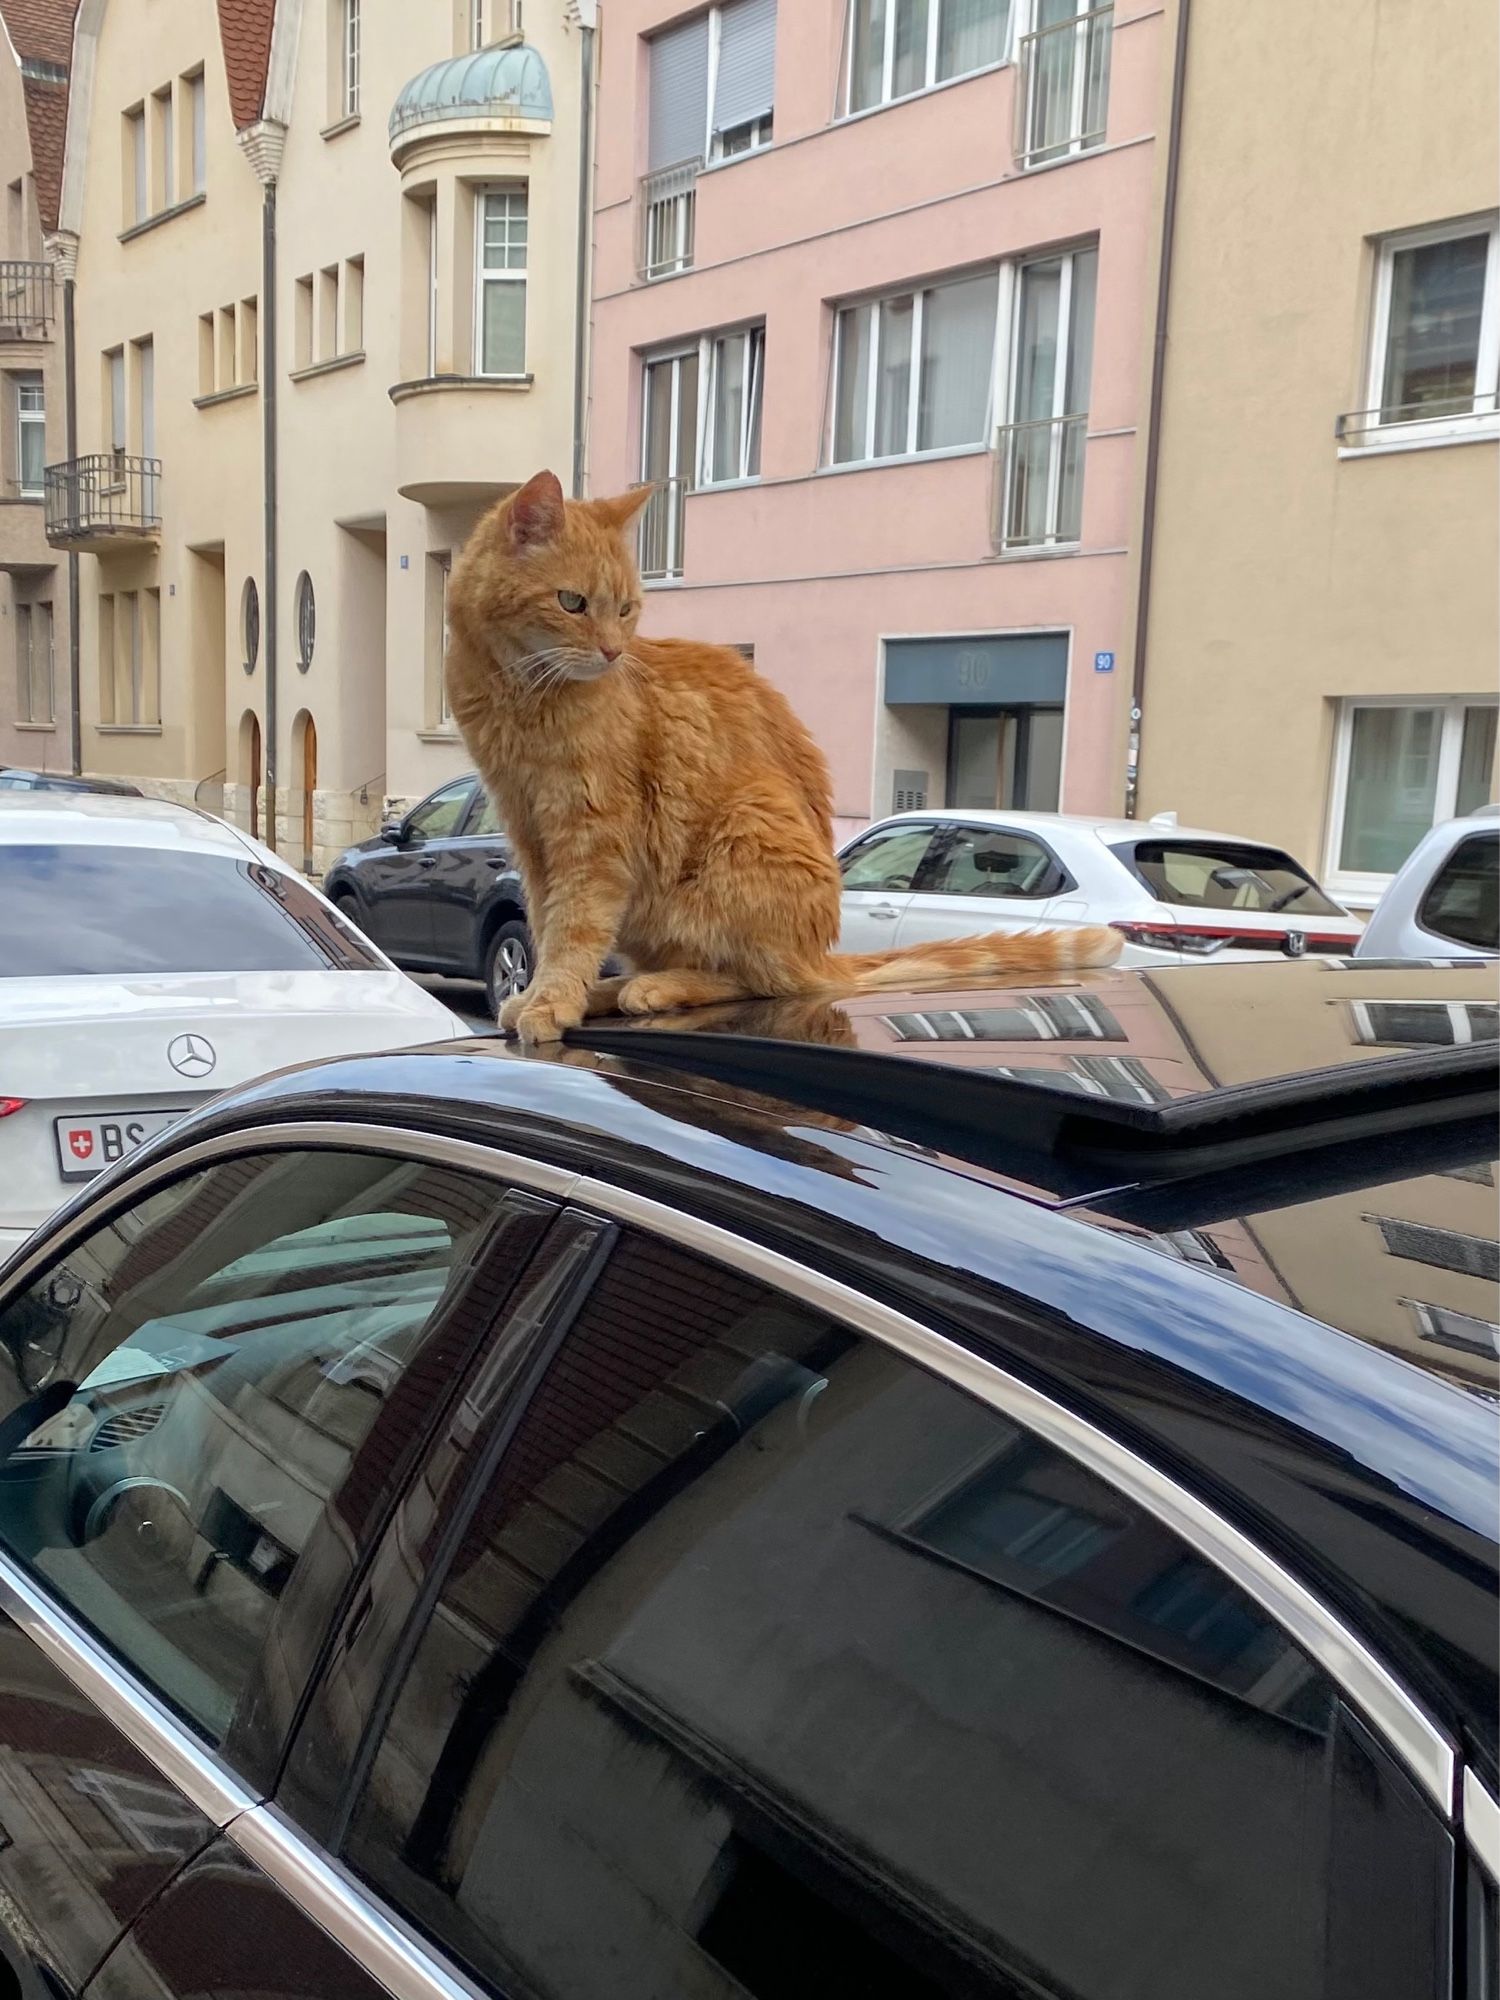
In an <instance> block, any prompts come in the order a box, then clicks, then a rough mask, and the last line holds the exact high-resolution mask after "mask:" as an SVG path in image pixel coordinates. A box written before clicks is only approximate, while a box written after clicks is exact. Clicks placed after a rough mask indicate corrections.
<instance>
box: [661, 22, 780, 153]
mask: <svg viewBox="0 0 1500 2000" xmlns="http://www.w3.org/2000/svg"><path fill="white" fill-rule="evenodd" d="M775 97H776V0H727V4H725V5H723V6H719V7H710V8H709V9H708V11H707V12H706V13H703V14H696V15H694V16H693V18H692V19H691V20H689V21H683V22H680V23H678V25H677V26H675V27H672V28H667V29H666V30H664V31H663V32H662V33H661V34H659V35H654V36H652V38H651V116H650V127H649V139H648V144H649V161H650V166H651V169H652V171H653V172H657V171H659V170H660V169H661V168H663V167H671V166H679V165H682V164H684V163H686V162H693V163H698V164H701V163H702V162H703V161H704V160H710V159H724V158H729V157H732V156H733V155H735V154H737V153H742V152H748V151H750V150H751V149H752V147H754V146H757V145H765V144H766V143H767V141H768V140H769V139H770V137H771V129H772V121H773V116H774V109H775Z"/></svg>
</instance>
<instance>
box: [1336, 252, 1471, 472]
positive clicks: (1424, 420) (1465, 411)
mask: <svg viewBox="0 0 1500 2000" xmlns="http://www.w3.org/2000/svg"><path fill="white" fill-rule="evenodd" d="M1497 386H1500V222H1497V220H1496V218H1495V217H1494V216H1490V217H1488V218H1486V219H1485V220H1483V221H1478V222H1466V223H1443V224H1440V225H1438V226H1437V227H1435V228H1431V229H1421V230H1413V231H1409V232H1407V233H1406V234H1404V235H1401V236H1390V237H1387V238H1385V240H1384V241H1383V242H1381V243H1380V244H1379V246H1378V247H1377V251H1376V268H1375V299H1374V324H1373V328H1372V338H1371V367H1370V393H1369V402H1370V405H1371V407H1370V409H1369V411H1368V412H1366V413H1364V416H1363V424H1364V426H1365V428H1366V430H1369V429H1378V430H1384V429H1388V428H1390V427H1393V426H1400V431H1401V435H1402V436H1405V437H1409V438H1421V437H1431V436H1439V435H1448V434H1461V433H1462V432H1463V431H1465V430H1467V429H1471V428H1472V427H1473V424H1474V422H1475V420H1476V419H1479V418H1487V419H1490V420H1492V421H1493V420H1495V418H1496V415H1497V400H1496V389H1497ZM1414 427H1417V428H1414ZM1344 428H1345V430H1346V431H1347V422H1346V426H1345V427H1344Z"/></svg>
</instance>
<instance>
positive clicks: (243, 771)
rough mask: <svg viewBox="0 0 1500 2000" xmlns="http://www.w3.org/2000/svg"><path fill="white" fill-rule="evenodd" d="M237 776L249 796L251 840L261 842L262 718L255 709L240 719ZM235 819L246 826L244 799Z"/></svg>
mask: <svg viewBox="0 0 1500 2000" xmlns="http://www.w3.org/2000/svg"><path fill="white" fill-rule="evenodd" d="M236 775H237V777H238V781H239V784H240V785H241V787H242V788H243V792H244V793H248V795H249V801H250V811H249V820H250V838H251V839H252V840H259V839H260V784H261V749H260V717H259V716H258V715H257V714H256V713H255V711H254V709H253V708H247V709H246V710H245V713H244V714H243V715H242V716H241V717H240V767H239V771H238V773H237V774H236ZM235 817H236V819H237V821H238V822H239V823H240V824H241V825H243V824H244V821H245V807H244V800H243V797H242V799H241V804H240V809H239V811H238V812H237V813H236V815H235Z"/></svg>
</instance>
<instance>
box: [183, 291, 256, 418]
mask: <svg viewBox="0 0 1500 2000" xmlns="http://www.w3.org/2000/svg"><path fill="white" fill-rule="evenodd" d="M259 373H260V308H259V303H258V301H257V300H255V299H253V298H249V299H240V300H238V301H236V302H235V303H234V304H233V305H227V306H220V307H219V309H218V311H217V312H209V313H201V314H200V315H199V318H198V399H199V401H200V402H201V401H203V400H204V399H205V398H207V397H210V396H224V395H228V394H229V393H230V392H231V391H232V390H235V389H245V388H252V387H253V386H254V384H255V382H256V381H257V379H258V377H259Z"/></svg>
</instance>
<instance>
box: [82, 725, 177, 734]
mask: <svg viewBox="0 0 1500 2000" xmlns="http://www.w3.org/2000/svg"><path fill="white" fill-rule="evenodd" d="M94 729H95V731H96V732H97V734H98V735H100V736H160V735H161V724H160V723H159V722H96V723H95V724H94Z"/></svg>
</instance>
